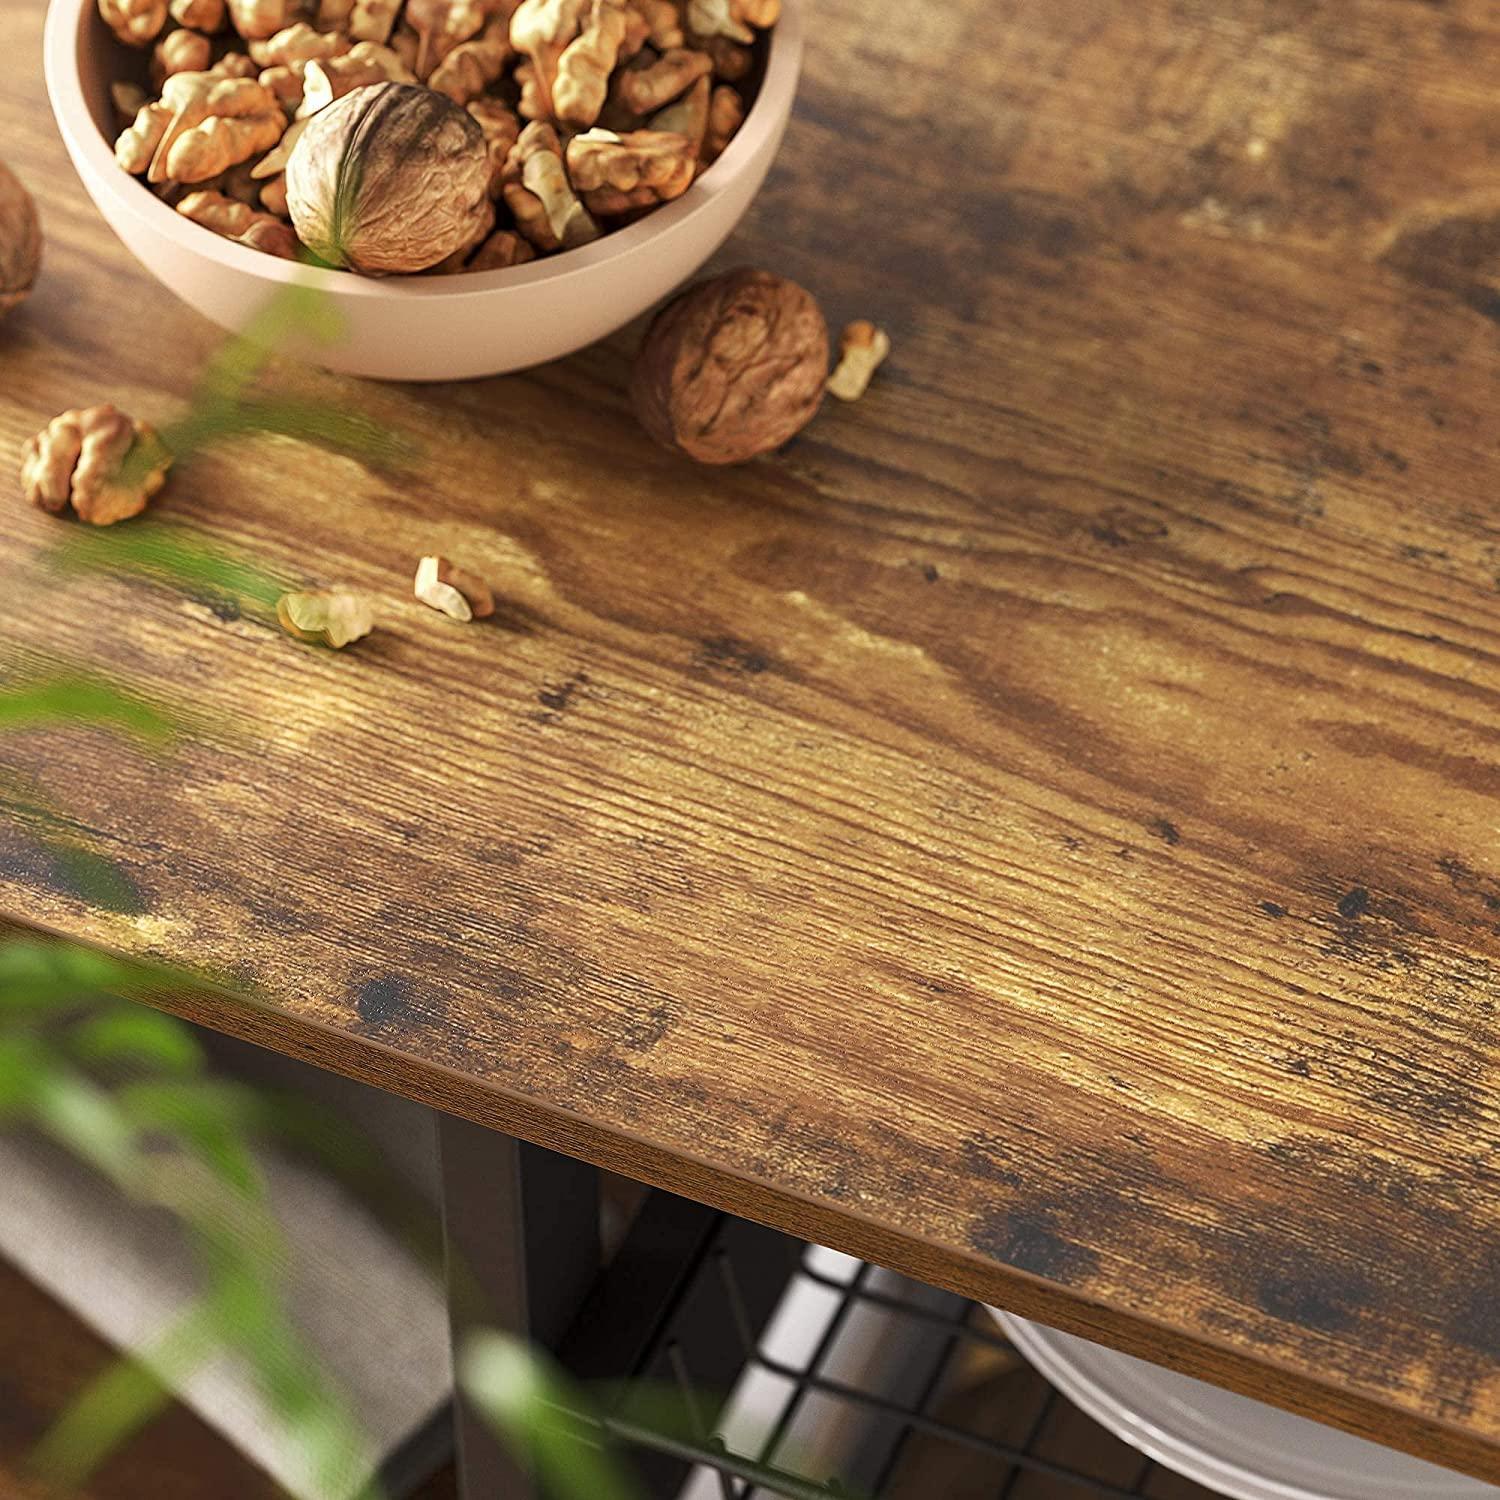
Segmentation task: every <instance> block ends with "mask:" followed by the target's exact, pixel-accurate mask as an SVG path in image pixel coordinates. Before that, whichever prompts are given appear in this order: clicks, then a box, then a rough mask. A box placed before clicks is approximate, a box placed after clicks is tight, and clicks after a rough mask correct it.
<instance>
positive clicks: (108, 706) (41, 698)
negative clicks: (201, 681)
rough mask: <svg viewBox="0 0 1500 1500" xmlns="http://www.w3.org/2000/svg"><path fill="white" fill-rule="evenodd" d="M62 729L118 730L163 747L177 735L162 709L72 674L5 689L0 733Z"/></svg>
mask: <svg viewBox="0 0 1500 1500" xmlns="http://www.w3.org/2000/svg"><path fill="white" fill-rule="evenodd" d="M57 724H88V725H95V726H98V727H101V728H105V729H118V730H120V731H122V732H123V733H126V734H130V735H133V736H135V738H136V739H138V740H141V741H143V742H144V743H146V744H148V745H160V744H164V743H166V742H167V741H168V740H170V739H171V738H172V736H173V733H174V732H175V726H174V724H173V722H172V720H171V718H170V717H169V716H168V715H167V714H166V713H165V712H163V711H162V710H161V709H159V708H156V707H154V706H153V705H151V704H149V703H147V702H145V701H144V700H142V699H140V698H136V697H134V696H132V695H131V694H128V693H125V692H122V691H121V690H120V689H119V688H118V687H116V686H114V685H113V684H112V683H109V682H105V681H104V680H103V679H102V678H98V677H90V676H85V675H81V674H69V675H64V676H58V677H49V678H42V679H39V680H37V681H34V682H21V683H10V684H7V685H6V686H4V687H0V732H3V731H8V730H9V731H14V730H18V729H36V728H39V727H48V726H52V725H57Z"/></svg>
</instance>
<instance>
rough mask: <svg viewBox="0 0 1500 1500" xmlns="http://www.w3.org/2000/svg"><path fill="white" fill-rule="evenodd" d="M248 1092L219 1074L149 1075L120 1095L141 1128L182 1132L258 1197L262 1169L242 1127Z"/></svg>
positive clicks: (225, 1178) (218, 1169) (240, 1188)
mask: <svg viewBox="0 0 1500 1500" xmlns="http://www.w3.org/2000/svg"><path fill="white" fill-rule="evenodd" d="M247 1092H249V1091H248V1090H246V1089H245V1088H244V1087H243V1086H242V1085H240V1084H234V1083H227V1082H224V1081H222V1080H220V1079H211V1078H188V1079H181V1080H176V1079H172V1080H161V1079H150V1080H146V1081H143V1082H140V1083H130V1084H126V1085H125V1086H124V1087H123V1088H121V1089H120V1090H119V1091H118V1093H117V1094H116V1096H115V1097H116V1099H117V1101H118V1104H119V1109H120V1112H121V1114H122V1115H123V1116H124V1118H125V1119H127V1120H129V1121H130V1123H131V1124H132V1125H133V1126H135V1127H136V1128H137V1129H139V1130H143V1131H144V1130H151V1131H160V1132H163V1133H165V1134H167V1135H170V1136H175V1137H177V1138H178V1139H179V1140H181V1141H182V1142H183V1144H184V1145H186V1146H187V1147H188V1148H189V1149H190V1150H191V1151H193V1152H194V1154H195V1155H196V1156H197V1157H198V1159H199V1160H200V1161H202V1162H203V1164H204V1165H205V1166H206V1167H208V1169H209V1170H210V1171H211V1172H213V1173H214V1175H215V1176H216V1177H218V1178H219V1179H220V1181H221V1182H223V1183H224V1184H225V1185H226V1186H228V1187H230V1188H232V1189H233V1190H234V1191H235V1192H237V1193H242V1194H245V1195H246V1196H256V1197H258V1196H259V1195H260V1193H261V1192H262V1191H263V1183H262V1178H261V1173H260V1168H259V1166H258V1165H257V1164H256V1161H255V1155H254V1152H253V1151H251V1149H250V1146H249V1143H248V1142H247V1141H246V1139H245V1138H244V1132H243V1130H242V1128H241V1126H242V1121H243V1119H244V1117H245V1112H246V1105H245V1103H244V1101H243V1097H242V1096H243V1095H244V1094H245V1093H247Z"/></svg>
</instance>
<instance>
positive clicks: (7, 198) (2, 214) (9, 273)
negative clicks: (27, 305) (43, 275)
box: [0, 162, 42, 317]
mask: <svg viewBox="0 0 1500 1500" xmlns="http://www.w3.org/2000/svg"><path fill="white" fill-rule="evenodd" d="M41 264H42V225H41V220H39V219H38V218H37V213H36V204H35V203H33V202H32V199H31V194H30V193H28V192H27V191H26V189H25V188H24V187H22V186H21V181H20V179H19V178H18V177H17V176H16V175H15V173H13V172H12V171H11V170H10V168H9V167H7V166H6V165H5V164H4V163H3V162H0V317H3V316H4V314H6V313H7V312H9V311H10V309H11V308H13V307H15V306H17V305H18V304H19V303H22V302H24V301H25V300H26V298H27V297H28V296H29V295H30V294H31V288H32V284H33V283H34V282H35V281H36V275H37V272H38V270H40V269H41Z"/></svg>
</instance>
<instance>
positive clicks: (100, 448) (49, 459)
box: [21, 405, 172, 526]
mask: <svg viewBox="0 0 1500 1500" xmlns="http://www.w3.org/2000/svg"><path fill="white" fill-rule="evenodd" d="M171 466H172V455H171V454H170V453H168V452H167V450H166V448H165V447H164V446H163V444H162V441H161V439H160V438H159V437H158V436H157V435H156V431H155V429H154V428H152V427H149V426H147V425H146V424H145V423H144V422H134V421H132V420H131V419H130V418H129V417H127V416H126V415H125V414H124V413H123V412H121V411H119V410H117V409H116V408H115V407H113V406H109V405H104V406H91V407H88V408H87V409H85V410H81V411H67V412H64V413H63V414H62V415H61V416H60V417H54V418H53V420H52V421H51V422H49V423H48V424H47V426H46V427H45V428H43V429H42V431H41V432H39V433H38V434H37V435H36V436H35V437H34V438H32V439H31V441H30V442H29V443H27V445H26V450H25V452H24V453H23V455H22V458H21V488H22V491H23V493H24V494H25V496H26V498H27V499H28V500H29V501H30V502H31V503H32V504H33V505H36V506H38V507H40V508H41V509H42V510H46V511H51V512H52V513H53V514H54V515H58V514H61V513H62V512H63V511H65V510H67V509H68V508H69V507H70V506H71V507H72V509H73V511H74V513H75V514H76V515H77V516H78V518H79V519H80V520H82V521H87V522H89V524H90V525H93V526H113V525H114V524H115V522H117V521H126V520H129V519H130V517H132V516H138V515H140V513H141V512H142V511H143V510H145V508H146V503H147V501H149V500H150V499H151V497H152V496H153V495H154V494H156V492H157V491H158V490H160V489H161V487H162V485H163V484H165V483H166V480H167V470H168V469H169V468H171Z"/></svg>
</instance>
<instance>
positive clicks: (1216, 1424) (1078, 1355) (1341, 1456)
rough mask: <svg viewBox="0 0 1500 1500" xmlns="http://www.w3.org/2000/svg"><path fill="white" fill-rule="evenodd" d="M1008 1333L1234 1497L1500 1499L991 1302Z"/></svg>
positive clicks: (1125, 1429)
mask: <svg viewBox="0 0 1500 1500" xmlns="http://www.w3.org/2000/svg"><path fill="white" fill-rule="evenodd" d="M991 1311H993V1312H994V1314H995V1316H996V1317H997V1318H998V1319H999V1320H1000V1324H1001V1326H1002V1327H1003V1328H1004V1329H1005V1335H1006V1337H1007V1338H1008V1339H1010V1341H1011V1342H1012V1343H1013V1344H1014V1345H1015V1346H1016V1348H1017V1349H1019V1350H1020V1351H1021V1353H1022V1354H1024V1355H1025V1356H1026V1358H1027V1359H1028V1360H1029V1361H1030V1362H1031V1363H1032V1364H1033V1365H1034V1366H1035V1367H1036V1368H1037V1369H1038V1370H1039V1371H1040V1372H1041V1373H1042V1374H1043V1375H1045V1376H1046V1377H1047V1379H1048V1380H1050V1381H1051V1382H1052V1384H1053V1385H1055V1386H1056V1387H1057V1388H1058V1390H1060V1391H1061V1392H1062V1393H1063V1395H1065V1396H1066V1397H1067V1398H1068V1400H1070V1401H1071V1402H1072V1403H1073V1404H1074V1405H1075V1406H1077V1407H1080V1408H1081V1409H1082V1410H1083V1411H1085V1412H1087V1413H1088V1414H1089V1416H1091V1417H1093V1418H1094V1420H1095V1421H1096V1422H1098V1423H1100V1424H1101V1425H1102V1426H1104V1427H1107V1428H1108V1429H1109V1430H1110V1431H1111V1432H1112V1433H1114V1434H1115V1436H1116V1437H1118V1438H1119V1439H1120V1440H1121V1441H1122V1442H1126V1443H1129V1444H1130V1445H1131V1447H1133V1448H1138V1449H1139V1450H1140V1451H1141V1452H1142V1453H1147V1454H1149V1455H1150V1456H1151V1457H1152V1458H1154V1459H1155V1460H1156V1461H1157V1462H1158V1463H1160V1464H1162V1465H1163V1466H1164V1467H1166V1468H1168V1469H1173V1470H1175V1471H1176V1472H1177V1473H1179V1474H1182V1475H1184V1476H1186V1477H1187V1478H1188V1479H1192V1480H1196V1481H1197V1482H1198V1483H1199V1484H1203V1485H1207V1486H1208V1488H1209V1489H1212V1490H1217V1491H1219V1493H1220V1494H1223V1495H1227V1496H1230V1497H1232V1500H1500V1489H1497V1488H1496V1487H1495V1486H1494V1485H1490V1484H1484V1483H1482V1482H1481V1481H1480V1480H1478V1479H1468V1478H1465V1477H1464V1476H1463V1475H1462V1474H1455V1473H1453V1472H1452V1470H1450V1469H1439V1468H1435V1467H1434V1466H1433V1465H1432V1464H1425V1463H1422V1462H1420V1461H1419V1460H1418V1459H1415V1458H1408V1457H1407V1456H1406V1455H1405V1454H1403V1453H1395V1452H1393V1451H1392V1450H1391V1449H1389V1448H1382V1447H1380V1446H1379V1445H1378V1444H1376V1443H1369V1442H1365V1441H1364V1440H1363V1439H1362V1438H1356V1437H1350V1436H1349V1435H1348V1434H1347V1433H1343V1432H1337V1431H1335V1430H1334V1429H1333V1428H1331V1427H1324V1426H1323V1425H1322V1424H1321V1423H1318V1422H1309V1421H1308V1420H1307V1419H1306V1418H1304V1417H1294V1416H1291V1415H1290V1414H1289V1413H1287V1412H1283V1411H1278V1410H1277V1409H1276V1408H1275V1407H1272V1406H1264V1405H1262V1404H1261V1403H1260V1402H1259V1401H1251V1400H1250V1399H1248V1398H1247V1397H1245V1396H1236V1395H1234V1394H1232V1393H1231V1392H1229V1391H1221V1390H1220V1389H1219V1388H1218V1387H1217V1386H1212V1385H1205V1384H1204V1383H1203V1382H1202V1381H1201V1380H1192V1379H1189V1377H1188V1376H1186V1375H1176V1374H1174V1373H1173V1372H1172V1371H1170V1370H1163V1369H1160V1368H1158V1367H1157V1366H1156V1365H1150V1364H1147V1363H1146V1362H1145V1361H1144V1360H1139V1359H1132V1358H1131V1357H1130V1356H1129V1355H1126V1354H1117V1353H1115V1351H1114V1350H1113V1349H1104V1348H1101V1347H1100V1346H1099V1345H1098V1344H1091V1343H1089V1342H1088V1341H1087V1340H1085V1339H1079V1338H1074V1337H1073V1336H1072V1335H1071V1334H1066V1333H1059V1332H1058V1331H1057V1330H1056V1329H1055V1328H1044V1327H1042V1325H1041V1324H1039V1323H1028V1322H1026V1321H1025V1320H1024V1319H1022V1318H1017V1317H1014V1316H1012V1315H1011V1314H1010V1313H1004V1312H1001V1311H1000V1310H999V1309H998V1308H993V1309H991Z"/></svg>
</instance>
